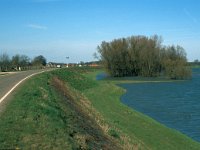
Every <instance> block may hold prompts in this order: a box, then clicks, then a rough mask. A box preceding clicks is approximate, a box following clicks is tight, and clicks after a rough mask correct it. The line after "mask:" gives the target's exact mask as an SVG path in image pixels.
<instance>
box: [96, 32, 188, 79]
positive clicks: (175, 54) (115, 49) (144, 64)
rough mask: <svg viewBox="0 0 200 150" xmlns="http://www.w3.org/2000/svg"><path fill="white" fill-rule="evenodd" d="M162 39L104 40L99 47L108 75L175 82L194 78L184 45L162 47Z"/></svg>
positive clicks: (137, 37)
mask: <svg viewBox="0 0 200 150" xmlns="http://www.w3.org/2000/svg"><path fill="white" fill-rule="evenodd" d="M161 43H162V38H161V37H159V36H157V35H155V36H152V37H150V38H149V37H145V36H132V37H128V38H120V39H114V40H113V41H111V42H105V41H103V42H102V43H101V45H100V46H98V47H97V50H98V53H99V54H100V59H101V61H102V62H103V64H104V66H105V68H106V70H107V72H108V73H109V74H110V75H111V76H114V77H122V76H145V77H154V76H160V75H163V74H164V75H166V76H168V77H170V78H173V79H183V78H188V77H189V76H191V72H190V71H189V69H188V68H186V63H187V58H186V53H185V51H184V49H183V48H182V47H180V46H169V47H165V46H162V44H161Z"/></svg>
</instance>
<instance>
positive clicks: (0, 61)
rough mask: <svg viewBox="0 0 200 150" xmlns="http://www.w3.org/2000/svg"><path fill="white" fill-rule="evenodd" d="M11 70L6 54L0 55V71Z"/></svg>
mask: <svg viewBox="0 0 200 150" xmlns="http://www.w3.org/2000/svg"><path fill="white" fill-rule="evenodd" d="M10 68H11V66H10V58H9V56H8V54H6V53H3V54H2V55H0V71H8V70H9V69H10Z"/></svg>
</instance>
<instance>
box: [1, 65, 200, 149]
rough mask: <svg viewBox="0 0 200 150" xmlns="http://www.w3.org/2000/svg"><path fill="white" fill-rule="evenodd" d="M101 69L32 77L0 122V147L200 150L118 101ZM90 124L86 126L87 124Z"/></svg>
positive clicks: (199, 145) (116, 91) (117, 93)
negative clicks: (103, 77)
mask: <svg viewBox="0 0 200 150" xmlns="http://www.w3.org/2000/svg"><path fill="white" fill-rule="evenodd" d="M99 72H101V70H96V69H92V68H75V69H61V70H55V71H52V72H48V73H43V74H41V75H37V76H36V77H33V78H32V79H29V80H28V81H27V82H26V83H24V84H23V86H22V87H21V88H20V89H19V90H18V92H17V93H15V95H14V99H13V100H12V101H11V102H10V104H9V105H8V106H7V109H6V111H5V112H4V113H3V114H2V116H1V121H0V135H1V136H0V143H1V144H0V148H16V147H19V148H22V149H30V148H37V149H54V148H57V149H74V148H79V149H80V148H81V147H82V149H83V148H85V149H99V148H102V149H116V147H117V148H118V149H182V150H184V149H185V150H188V149H200V143H198V142H195V141H193V140H192V139H190V138H188V137H186V136H185V135H183V134H181V133H179V132H177V131H175V130H172V129H169V128H167V127H165V126H163V125H162V124H160V123H158V122H156V121H154V120H153V119H151V118H149V117H147V116H145V115H143V114H141V113H139V112H137V111H134V110H132V109H131V108H129V107H127V106H125V105H123V104H122V103H121V102H120V97H121V95H122V94H123V93H124V92H125V90H124V89H122V88H120V87H118V86H117V85H116V82H115V83H113V82H112V81H109V80H105V81H104V80H102V81H96V75H97V74H98V73H99ZM85 123H86V125H84V124H85Z"/></svg>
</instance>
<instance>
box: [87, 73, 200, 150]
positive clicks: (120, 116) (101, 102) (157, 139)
mask: <svg viewBox="0 0 200 150" xmlns="http://www.w3.org/2000/svg"><path fill="white" fill-rule="evenodd" d="M95 76H96V74H95V73H94V74H93V77H92V75H91V74H90V76H89V77H90V78H93V79H94V77H95ZM119 82H120V81H119ZM113 83H115V84H113ZM116 83H117V82H116V81H114V82H113V81H98V86H96V87H94V88H92V89H90V90H86V91H85V92H84V94H85V95H86V96H87V97H88V98H89V99H90V100H91V101H92V104H93V105H94V107H95V108H96V109H97V110H98V111H99V112H100V113H101V114H102V115H103V117H104V118H106V120H107V122H109V123H110V124H111V126H114V127H116V128H118V129H119V130H120V131H121V132H122V133H125V134H126V135H128V136H129V137H130V139H131V142H132V143H133V144H138V145H139V146H141V145H142V149H143V148H144V149H158V150H160V149H169V150H172V149H173V150H174V149H177V150H180V149H181V150H184V149H185V150H188V149H190V150H191V149H196V150H197V149H200V143H198V142H195V141H193V140H192V139H190V138H189V137H187V136H185V135H183V134H181V133H180V132H178V131H176V130H173V129H169V128H167V127H165V126H164V125H162V124H160V123H158V122H156V121H155V120H153V119H151V118H149V117H147V116H145V115H143V114H141V113H139V112H137V111H135V110H133V109H131V108H129V107H127V106H125V105H123V104H122V103H121V102H120V97H121V95H122V94H124V92H125V91H124V90H123V89H122V88H120V87H118V86H116Z"/></svg>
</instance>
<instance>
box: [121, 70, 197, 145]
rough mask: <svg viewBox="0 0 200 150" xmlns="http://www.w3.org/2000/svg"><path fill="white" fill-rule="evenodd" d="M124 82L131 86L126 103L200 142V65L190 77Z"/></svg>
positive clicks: (126, 96) (125, 98) (123, 97)
mask: <svg viewBox="0 0 200 150" xmlns="http://www.w3.org/2000/svg"><path fill="white" fill-rule="evenodd" d="M120 86H121V87H123V88H124V89H126V90H127V92H126V94H124V95H123V96H122V97H121V101H122V102H123V103H124V104H125V105H127V106H129V107H131V108H133V109H135V110H137V111H139V112H142V113H144V114H146V115H148V116H150V117H151V118H153V119H155V120H157V121H158V122H160V123H162V124H164V125H166V126H168V127H170V128H174V129H176V130H178V131H180V132H182V133H184V134H186V135H188V136H189V137H191V138H193V139H194V140H196V141H199V142H200V69H193V76H192V79H191V80H188V81H180V82H159V83H136V84H120Z"/></svg>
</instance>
